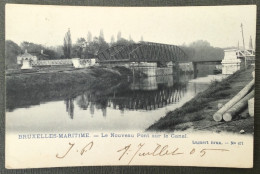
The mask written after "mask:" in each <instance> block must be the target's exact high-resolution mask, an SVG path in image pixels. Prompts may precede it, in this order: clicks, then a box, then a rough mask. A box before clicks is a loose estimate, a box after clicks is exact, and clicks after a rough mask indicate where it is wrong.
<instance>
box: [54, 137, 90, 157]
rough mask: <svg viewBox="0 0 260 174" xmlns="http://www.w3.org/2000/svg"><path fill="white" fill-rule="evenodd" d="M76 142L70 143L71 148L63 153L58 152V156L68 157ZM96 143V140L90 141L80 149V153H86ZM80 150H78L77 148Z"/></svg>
mask: <svg viewBox="0 0 260 174" xmlns="http://www.w3.org/2000/svg"><path fill="white" fill-rule="evenodd" d="M74 145H75V143H69V149H68V150H67V151H65V153H63V155H59V154H58V153H57V154H56V158H59V159H62V158H64V157H66V156H67V155H68V153H69V152H70V151H71V150H72V148H73V147H74ZM93 145H94V142H93V141H91V142H90V143H88V144H87V145H85V146H84V147H83V148H82V149H81V150H80V155H83V154H84V153H86V152H87V151H90V150H91V149H92V147H93ZM77 152H78V150H77Z"/></svg>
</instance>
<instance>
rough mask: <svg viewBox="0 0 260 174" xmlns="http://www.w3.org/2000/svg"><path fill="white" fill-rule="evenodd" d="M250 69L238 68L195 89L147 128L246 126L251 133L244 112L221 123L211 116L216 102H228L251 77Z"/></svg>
mask: <svg viewBox="0 0 260 174" xmlns="http://www.w3.org/2000/svg"><path fill="white" fill-rule="evenodd" d="M252 71H253V68H249V69H247V70H241V71H238V72H236V73H235V74H233V75H231V76H229V77H227V78H226V79H224V80H222V81H221V82H217V81H215V82H212V83H211V85H210V86H209V88H208V89H207V90H206V91H204V92H202V93H199V94H198V95H197V96H196V97H195V98H193V99H192V100H190V101H189V102H187V103H186V104H184V105H183V106H182V107H180V108H178V109H176V110H174V111H170V112H168V113H167V114H166V116H164V117H162V118H161V119H159V120H158V121H157V122H156V123H154V124H153V125H151V126H150V127H149V128H147V130H149V131H174V130H186V129H194V130H212V131H216V132H220V131H233V132H239V131H240V130H241V129H246V132H247V133H252V132H253V121H252V118H249V117H247V113H246V112H244V113H243V114H242V115H239V116H237V117H236V119H235V120H234V121H232V122H229V123H225V124H224V123H223V122H221V123H217V122H215V121H214V120H213V117H212V116H213V114H214V113H215V112H216V111H217V110H218V108H217V105H218V103H222V104H225V103H226V102H228V101H229V100H230V99H231V98H232V97H233V96H235V95H236V94H237V93H238V92H239V91H240V90H241V89H242V88H243V87H244V86H245V85H246V84H247V83H249V82H250V81H251V80H252ZM241 119H243V121H241ZM244 122H248V124H243V123H244ZM245 126H246V127H245Z"/></svg>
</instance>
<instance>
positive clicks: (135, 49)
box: [98, 42, 188, 62]
mask: <svg viewBox="0 0 260 174" xmlns="http://www.w3.org/2000/svg"><path fill="white" fill-rule="evenodd" d="M98 58H99V61H101V62H102V61H120V60H125V61H129V62H170V61H173V62H180V61H187V60H188V57H187V55H186V54H185V52H184V51H183V50H182V49H181V48H179V47H178V46H176V45H167V44H160V43H153V42H140V43H133V44H128V45H114V46H112V47H110V48H108V49H106V50H103V51H102V52H100V53H99V54H98Z"/></svg>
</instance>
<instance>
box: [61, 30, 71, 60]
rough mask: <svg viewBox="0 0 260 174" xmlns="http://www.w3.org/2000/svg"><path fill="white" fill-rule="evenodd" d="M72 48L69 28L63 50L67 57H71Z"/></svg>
mask: <svg viewBox="0 0 260 174" xmlns="http://www.w3.org/2000/svg"><path fill="white" fill-rule="evenodd" d="M71 48H72V41H71V34H70V29H68V31H67V33H66V34H65V37H64V44H63V52H64V56H65V58H71Z"/></svg>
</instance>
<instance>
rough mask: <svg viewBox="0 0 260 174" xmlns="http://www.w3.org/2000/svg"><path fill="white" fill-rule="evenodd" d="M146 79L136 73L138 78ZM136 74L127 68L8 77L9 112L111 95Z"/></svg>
mask: <svg viewBox="0 0 260 174" xmlns="http://www.w3.org/2000/svg"><path fill="white" fill-rule="evenodd" d="M139 75H142V76H143V75H144V74H141V73H136V76H139ZM131 76H132V71H131V70H130V69H127V68H125V67H114V68H105V67H90V68H86V69H69V68H63V69H59V70H55V71H54V70H49V69H47V70H46V69H44V70H40V71H37V72H32V73H31V72H29V73H28V72H25V73H15V74H9V75H8V76H6V93H7V102H6V105H7V109H9V110H12V109H14V108H16V107H24V106H25V107H26V106H29V105H37V104H39V103H40V101H46V102H47V101H53V100H59V99H64V98H73V97H75V96H77V95H79V94H81V93H82V92H83V91H85V90H91V89H95V91H104V90H106V91H110V90H109V89H111V90H113V89H114V88H115V87H117V86H118V85H124V84H128V83H130V82H131V78H132V77H131Z"/></svg>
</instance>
